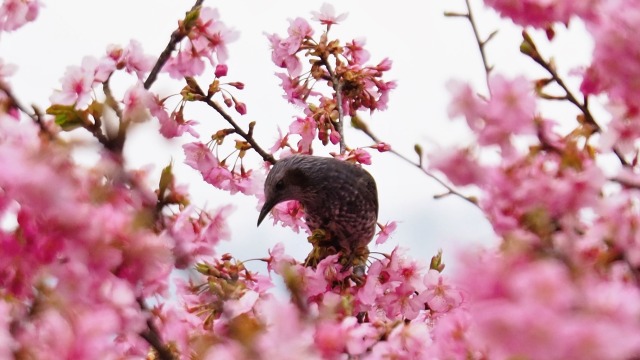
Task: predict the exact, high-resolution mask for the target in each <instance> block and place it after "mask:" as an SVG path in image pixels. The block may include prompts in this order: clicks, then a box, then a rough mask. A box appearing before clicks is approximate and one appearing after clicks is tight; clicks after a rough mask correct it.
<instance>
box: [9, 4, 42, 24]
mask: <svg viewBox="0 0 640 360" xmlns="http://www.w3.org/2000/svg"><path fill="white" fill-rule="evenodd" d="M40 6H42V4H41V3H40V1H39V0H4V2H3V3H2V6H0V30H4V31H14V30H17V29H19V28H20V27H22V26H23V25H24V24H26V23H28V22H31V21H34V20H35V19H36V18H37V17H38V13H39V11H40Z"/></svg>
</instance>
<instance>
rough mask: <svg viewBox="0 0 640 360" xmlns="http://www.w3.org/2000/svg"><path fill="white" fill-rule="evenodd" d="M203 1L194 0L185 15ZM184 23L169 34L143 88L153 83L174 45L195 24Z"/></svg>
mask: <svg viewBox="0 0 640 360" xmlns="http://www.w3.org/2000/svg"><path fill="white" fill-rule="evenodd" d="M203 2H204V0H196V2H195V4H193V6H192V7H191V10H189V11H188V12H187V13H186V17H188V16H189V15H190V14H192V13H193V12H194V11H196V10H198V8H199V7H200V6H202V3H203ZM185 25H186V26H184V27H183V26H182V25H181V26H179V27H178V28H177V29H176V30H175V31H174V32H173V33H172V34H171V38H170V39H169V43H168V44H167V46H166V47H165V48H164V50H163V51H162V53H160V56H159V57H158V60H157V61H156V63H155V65H154V66H153V69H151V72H150V73H149V76H147V80H145V82H144V88H145V89H147V90H149V89H150V88H151V85H153V83H154V82H155V81H156V79H157V78H158V73H159V72H160V70H162V67H163V66H164V64H165V63H166V62H167V61H168V60H169V58H170V57H171V53H172V52H173V50H175V48H176V46H177V45H178V44H179V43H180V42H181V41H182V39H184V38H185V37H186V36H187V35H189V32H190V31H191V27H193V25H195V22H188V21H187V22H185Z"/></svg>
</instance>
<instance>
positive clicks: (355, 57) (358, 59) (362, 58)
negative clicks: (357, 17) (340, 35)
mask: <svg viewBox="0 0 640 360" xmlns="http://www.w3.org/2000/svg"><path fill="white" fill-rule="evenodd" d="M365 44H366V40H365V39H354V40H351V42H348V43H347V44H346V45H345V46H344V56H346V57H347V59H349V62H350V63H354V64H364V63H366V62H367V61H369V58H370V57H371V55H370V54H369V51H367V50H366V49H365V48H364V45H365Z"/></svg>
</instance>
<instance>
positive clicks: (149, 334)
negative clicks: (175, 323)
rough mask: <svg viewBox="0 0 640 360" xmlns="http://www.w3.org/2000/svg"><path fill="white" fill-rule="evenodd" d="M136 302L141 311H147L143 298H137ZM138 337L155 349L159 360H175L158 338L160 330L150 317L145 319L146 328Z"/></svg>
mask: <svg viewBox="0 0 640 360" xmlns="http://www.w3.org/2000/svg"><path fill="white" fill-rule="evenodd" d="M136 300H137V301H138V304H139V305H140V309H141V310H142V311H147V312H148V311H149V309H147V307H146V306H145V303H144V300H143V299H142V298H137V299H136ZM140 337H142V338H143V339H145V340H146V341H147V343H149V345H151V347H153V349H154V350H155V351H156V354H157V355H158V359H160V360H175V357H174V356H173V354H172V353H171V351H170V350H169V349H168V348H167V346H166V345H164V344H163V343H162V339H161V338H160V332H159V331H158V328H156V326H155V325H154V324H153V321H152V320H151V317H149V318H148V319H147V328H146V329H145V330H143V331H142V332H141V333H140Z"/></svg>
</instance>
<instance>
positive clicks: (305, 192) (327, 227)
mask: <svg viewBox="0 0 640 360" xmlns="http://www.w3.org/2000/svg"><path fill="white" fill-rule="evenodd" d="M264 194H265V203H264V205H263V206H262V210H261V211H260V216H259V217H258V226H259V225H260V223H261V222H262V220H264V218H265V217H266V216H267V214H268V213H269V212H270V211H271V209H272V208H273V207H274V206H276V205H277V204H279V203H281V202H283V201H287V200H297V201H299V202H300V203H301V204H302V206H303V208H304V212H305V221H306V223H307V225H308V226H309V229H310V230H311V231H312V235H311V236H310V237H309V241H310V242H311V243H312V244H313V245H314V250H313V251H312V252H311V253H310V254H309V256H308V257H307V261H306V262H307V264H308V265H311V266H315V265H317V263H318V262H319V261H320V260H322V259H323V258H325V257H326V256H329V255H331V254H335V253H338V252H339V253H341V262H342V263H343V264H344V265H345V266H350V265H361V264H364V262H365V260H366V258H367V256H368V254H369V252H368V249H367V245H368V244H369V242H370V241H371V239H372V238H373V235H374V233H375V230H376V224H377V220H378V191H377V189H376V182H375V180H374V179H373V177H372V176H371V175H370V174H369V173H368V172H367V171H365V170H364V169H362V167H360V166H359V165H355V164H352V163H349V162H346V161H342V160H337V159H333V158H325V157H318V156H311V155H292V156H290V157H287V158H284V159H281V160H279V161H277V162H276V164H275V165H274V166H273V167H272V168H271V171H270V172H269V174H268V175H267V179H266V181H265V184H264Z"/></svg>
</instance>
